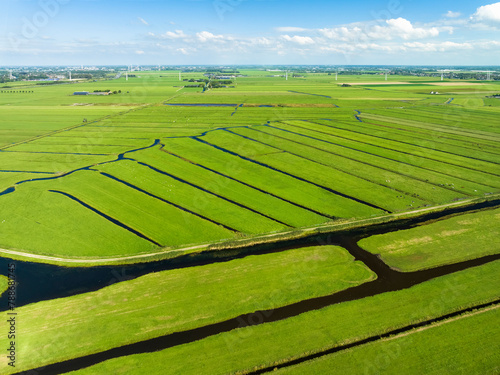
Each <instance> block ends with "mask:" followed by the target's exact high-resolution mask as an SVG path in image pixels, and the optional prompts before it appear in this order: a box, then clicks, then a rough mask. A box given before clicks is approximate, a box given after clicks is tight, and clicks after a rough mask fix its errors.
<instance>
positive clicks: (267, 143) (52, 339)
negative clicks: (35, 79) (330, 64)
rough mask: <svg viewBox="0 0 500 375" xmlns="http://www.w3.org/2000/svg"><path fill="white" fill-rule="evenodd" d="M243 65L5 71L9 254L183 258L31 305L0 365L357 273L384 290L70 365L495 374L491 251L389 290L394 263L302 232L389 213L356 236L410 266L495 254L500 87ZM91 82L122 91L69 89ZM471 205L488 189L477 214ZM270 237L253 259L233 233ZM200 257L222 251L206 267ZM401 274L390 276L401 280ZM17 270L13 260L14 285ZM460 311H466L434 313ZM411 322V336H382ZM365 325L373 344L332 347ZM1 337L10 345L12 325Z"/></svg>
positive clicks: (161, 327)
mask: <svg viewBox="0 0 500 375" xmlns="http://www.w3.org/2000/svg"><path fill="white" fill-rule="evenodd" d="M240 72H241V76H238V77H237V78H235V79H234V80H233V82H232V83H231V84H228V85H227V87H221V88H212V89H209V90H205V91H203V90H202V89H201V88H200V87H195V88H189V87H184V86H185V85H189V84H190V83H189V82H188V81H187V80H190V79H195V80H196V79H204V78H206V77H205V76H204V74H203V72H191V73H182V77H181V80H179V74H178V71H149V72H147V71H144V72H143V71H141V72H134V75H135V77H132V76H131V77H129V79H128V80H127V79H126V78H125V77H124V76H122V77H120V78H118V79H106V80H97V81H74V82H67V83H65V84H56V85H35V84H31V83H26V82H25V83H14V84H12V85H11V86H12V87H5V85H4V86H3V87H1V86H0V208H1V209H0V252H2V254H3V255H4V256H6V257H13V258H16V259H29V260H30V261H31V262H35V263H43V262H47V263H49V262H50V263H54V264H56V265H57V264H59V265H60V264H71V265H72V266H75V265H76V264H78V265H83V266H86V267H91V266H92V265H93V264H95V262H100V263H99V264H100V265H101V264H102V265H105V264H110V265H112V264H120V263H132V262H137V263H141V262H147V261H150V262H153V261H157V260H163V261H165V262H169V259H172V258H176V257H179V259H176V261H179V262H181V261H182V262H183V263H182V267H179V268H175V269H171V270H168V271H160V270H158V272H152V273H149V274H146V275H144V276H141V277H139V278H137V279H134V280H128V281H122V282H118V283H116V284H113V285H110V286H105V287H102V288H101V289H99V290H96V291H93V292H87V293H80V294H78V293H76V292H75V295H72V296H70V297H66V298H58V299H52V300H44V301H41V302H36V303H32V304H27V305H25V306H22V307H19V308H17V309H16V312H17V313H18V316H19V317H22V319H20V321H19V330H20V331H19V332H20V334H19V343H18V346H17V348H18V353H17V354H18V363H17V365H18V366H17V367H16V369H14V370H12V371H11V372H8V371H7V370H5V369H8V367H7V365H6V361H7V358H6V357H5V356H2V357H0V365H1V366H2V368H1V370H0V372H1V373H14V372H19V371H29V370H33V369H36V368H38V367H40V366H46V365H49V364H55V363H58V362H61V361H65V360H69V359H77V358H80V357H84V356H87V355H90V354H95V353H100V352H103V351H107V350H110V349H117V350H118V348H120V347H121V346H123V345H127V344H132V343H138V342H141V341H144V340H148V339H152V338H158V337H162V336H164V335H169V334H175V333H182V332H183V331H186V330H190V329H195V328H206V327H207V326H210V325H213V324H216V323H219V322H223V321H226V320H228V319H233V318H235V317H238V316H241V315H244V314H251V313H254V312H257V311H264V310H271V311H272V310H273V309H276V308H279V307H287V306H289V305H292V304H294V303H299V302H301V301H308V300H310V299H313V298H316V297H321V296H328V295H332V294H334V293H337V292H342V291H346V290H348V289H350V288H352V287H355V286H360V288H364V287H367V288H373V289H370V290H371V293H368V294H369V296H366V297H364V295H363V297H362V298H358V299H356V298H353V300H351V301H348V302H341V303H336V304H333V305H330V306H327V307H324V308H321V309H317V310H311V311H308V312H304V313H302V314H298V315H295V316H291V317H288V318H283V319H281V320H278V321H274V322H270V323H264V324H257V325H255V326H251V327H241V328H238V329H234V330H232V331H229V332H213V335H210V336H209V337H206V338H205V339H202V340H199V341H193V340H191V341H189V340H188V342H187V343H185V344H182V345H174V346H172V347H170V348H169V349H165V350H161V351H158V352H154V353H146V354H135V355H127V356H124V357H116V358H112V359H110V360H107V361H105V362H102V363H98V364H96V365H95V366H91V367H89V368H85V369H81V370H78V371H76V372H75V373H77V374H104V373H110V374H143V373H151V374H170V373H171V374H197V375H198V374H229V373H231V374H245V373H250V372H252V371H256V370H258V369H263V368H269V369H273V366H276V365H278V364H287V363H289V362H290V361H293V360H298V361H299V362H303V360H304V361H305V359H306V357H307V356H308V355H311V354H318V355H320V358H318V359H317V360H315V361H312V362H303V363H299V364H297V365H295V366H291V367H288V368H284V369H282V370H279V371H281V372H285V373H286V372H292V373H305V374H307V373H329V372H330V370H331V369H338V371H339V373H352V372H353V371H354V372H358V373H363V372H367V373H395V372H399V373H401V372H402V373H409V374H413V373H415V374H417V373H431V374H432V373H445V372H446V371H448V369H450V368H451V369H453V368H454V367H453V366H456V368H457V369H458V370H457V372H458V373H460V371H462V373H481V374H490V373H491V374H493V373H496V372H498V371H497V370H498V361H497V360H496V358H495V355H494V354H495V353H496V352H498V350H497V349H498V348H497V347H498V345H497V344H496V341H495V338H496V336H498V334H497V333H496V332H495V331H493V330H492V327H493V326H494V323H495V322H496V321H497V320H498V309H497V308H496V307H497V305H498V304H497V301H498V297H499V293H498V282H497V281H498V274H499V261H498V260H497V261H491V262H489V263H486V264H483V265H481V266H475V267H470V268H467V269H463V270H461V271H456V272H453V273H450V274H446V275H444V274H443V275H442V276H438V277H434V278H433V279H430V280H428V281H425V282H422V283H420V284H417V285H413V286H406V285H404V288H401V289H400V290H397V291H390V292H380V291H377V290H378V289H376V288H378V286H377V285H382V284H383V285H386V284H384V283H391V282H394V281H393V280H392V279H391V278H390V277H389V278H387V279H386V278H385V275H382V274H380V275H378V276H377V275H376V274H375V272H374V271H372V270H371V269H369V268H368V266H367V265H365V264H364V263H362V262H361V261H360V260H357V259H358V258H359V257H357V256H354V255H351V254H350V253H349V252H348V251H347V250H346V249H344V248H341V247H338V246H336V245H335V246H334V245H329V246H315V247H308V248H303V247H297V246H295V245H294V244H295V242H293V241H291V240H292V239H297V238H302V237H304V236H306V235H311V236H312V235H313V234H315V233H320V232H322V233H324V232H327V231H329V230H330V231H333V230H337V232H335V233H336V234H340V235H341V236H342V235H348V233H347V232H346V231H344V232H342V231H341V230H346V228H356V230H360V229H361V228H362V227H363V226H367V225H371V224H373V223H384V227H383V228H389V227H390V229H387V233H385V234H379V235H373V236H371V237H367V238H365V239H363V240H361V241H360V242H359V245H360V246H361V247H362V248H364V249H366V250H368V251H369V252H371V253H372V254H375V255H379V259H380V261H381V262H383V263H385V264H386V265H388V266H389V267H391V268H393V270H395V272H401V273H402V274H400V275H399V276H400V277H404V272H410V271H419V270H427V269H432V268H436V267H439V266H442V265H449V264H456V263H459V262H462V261H465V260H473V259H477V258H480V257H483V256H485V255H498V247H497V246H496V243H497V242H498V241H497V238H498V235H499V233H498V219H499V215H500V214H499V212H500V211H499V208H498V201H497V200H498V194H499V193H500V168H499V164H500V150H499V148H498V142H499V141H500V130H499V129H500V128H499V126H500V116H499V115H500V105H498V103H499V102H500V101H499V100H498V99H493V98H487V96H489V95H491V93H497V92H500V84H499V83H498V82H497V81H491V82H486V81H461V80H444V81H441V79H440V77H439V78H429V77H420V78H419V77H415V76H397V75H391V76H389V77H388V79H387V80H386V79H385V76H384V75H382V74H357V75H344V74H341V75H339V76H338V78H336V77H335V74H331V75H328V74H326V73H321V74H317V73H303V74H301V76H300V77H289V79H288V80H285V78H284V77H282V76H281V75H282V74H283V72H268V71H265V70H263V69H258V68H254V69H242V70H241V71H240ZM274 75H277V76H274ZM184 80H186V81H184ZM95 90H111V91H116V94H112V95H109V96H96V95H73V93H74V92H75V91H89V92H93V91H95ZM436 91H437V92H438V93H437V94H436ZM431 92H432V93H431ZM477 203H481V204H484V205H490V206H492V207H490V208H484V209H480V210H476V209H475V207H477V206H476V204H477ZM451 208H453V209H454V210H455V211H456V212H455V214H454V215H453V216H446V217H444V218H443V219H439V220H431V221H425V222H423V223H422V224H421V225H418V226H415V227H413V228H412V229H408V230H397V229H399V228H398V227H397V225H399V223H403V221H404V220H405V218H411V219H412V220H413V219H415V220H417V221H418V220H419V218H420V217H421V216H422V218H424V216H423V215H424V214H426V213H433V214H436V215H440V214H441V213H443V212H444V213H443V215H444V214H445V213H446V212H447V210H448V209H451ZM422 220H423V219H422ZM339 231H340V232H339ZM346 233H347V234H346ZM377 233H378V232H377ZM276 241H281V242H282V243H278V244H275V242H276ZM311 241H312V239H311ZM256 243H259V244H260V245H259V246H261V247H259V249H261V251H260V252H259V254H260V255H252V254H250V255H248V254H249V253H251V251H252V250H253V248H249V249H248V251H247V252H246V253H245V254H246V255H245V256H244V257H243V256H241V257H239V256H238V254H240V253H239V251H240V250H239V247H241V246H243V245H244V244H248V245H254V244H256ZM314 244H317V243H314ZM278 246H283V247H278ZM346 246H347V245H346ZM282 248H284V249H283V250H280V251H276V252H274V251H273V250H277V249H282ZM217 249H222V250H221V251H218V250H217ZM262 249H264V250H262ZM266 249H268V250H269V253H264V252H265V251H266ZM207 250H209V251H207ZM349 251H351V253H352V254H355V251H356V249H350V250H349ZM227 254H231V255H227ZM48 257H51V258H48ZM181 257H182V258H181ZM200 259H201V260H203V261H204V262H205V261H206V262H207V263H208V264H206V265H203V266H199V265H193V264H192V262H194V261H198V260H200ZM77 262H78V263H77ZM93 262H94V263H93ZM22 264H23V263H22V262H19V267H22ZM159 265H160V264H159ZM39 266H40V267H43V266H44V265H39ZM148 266H151V267H152V266H153V264H151V265H148ZM154 266H156V264H154ZM137 267H142V265H137ZM17 269H19V268H17ZM65 271H68V272H71V271H72V270H65ZM73 271H75V272H80V271H79V270H76V269H74V270H73ZM115 271H116V270H115ZM82 272H85V271H84V270H82ZM2 273H4V276H5V275H6V274H5V272H2ZM394 275H396V273H394ZM47 277H49V276H47ZM396 279H397V278H396ZM370 281H374V283H369V282H370ZM63 286H64V285H63ZM389 286H390V288H388V289H383V291H385V290H396V289H398V288H397V287H399V285H389ZM5 287H6V279H5V278H4V277H0V291H3V290H5ZM20 288H21V286H20ZM391 288H393V289H391ZM20 290H22V289H20ZM356 290H357V289H356ZM346 293H348V292H346ZM486 303H490V304H492V305H491V306H490V307H489V308H486V309H482V310H479V311H474V308H476V307H478V306H480V305H482V304H486ZM464 309H470V310H471V311H469V312H467V313H466V314H465V315H460V316H456V317H454V318H451V319H445V320H441V319H442V318H443V317H444V316H446V315H448V314H454V313H457V312H460V311H462V310H464ZM5 314H6V312H2V313H1V315H2V316H3V317H4V318H6V315H5ZM292 315H293V314H292ZM433 319H438V320H439V321H438V322H437V323H435V324H434V323H432V322H429V324H427V325H426V326H425V327H424V329H421V330H416V331H415V330H410V326H411V325H412V324H417V323H422V322H428V321H430V320H433ZM494 328H496V326H495V327H494ZM397 329H401V330H403V332H402V333H400V334H399V335H397V336H395V337H390V338H386V339H383V340H381V339H379V336H381V335H384V334H386V333H388V332H392V331H393V330H397ZM21 332H22V335H21ZM370 337H372V338H373V340H374V341H373V342H372V343H370V344H366V345H359V346H356V345H355V346H354V347H353V348H352V349H350V350H340V351H339V352H338V353H335V354H332V355H323V354H325V352H326V351H328V350H333V349H335V348H337V349H338V348H340V347H341V346H343V345H345V344H355V343H357V342H359V341H360V340H364V339H367V338H370ZM0 342H1V343H2V345H4V346H5V345H7V338H6V336H5V337H4V336H0ZM9 345H10V344H9ZM408 347H411V348H412V351H411V352H410V351H408V350H407V348H408ZM394 348H396V349H397V350H400V351H398V352H397V354H398V355H395V356H393V357H391V361H386V357H380V355H381V354H380V353H393V352H392V351H393V349H394ZM398 348H399V349H398ZM468 348H469V349H468ZM394 350H395V349H394ZM391 355H392V354H391ZM495 360H496V362H495ZM353 362H355V363H354V364H353ZM367 362H369V363H370V364H372V365H375V367H373V366H372V367H370V366H368V367H366V363H367ZM389 362H390V363H389ZM4 365H5V366H4ZM4 370H5V371H7V372H2V371H4ZM332 373H333V372H332Z"/></svg>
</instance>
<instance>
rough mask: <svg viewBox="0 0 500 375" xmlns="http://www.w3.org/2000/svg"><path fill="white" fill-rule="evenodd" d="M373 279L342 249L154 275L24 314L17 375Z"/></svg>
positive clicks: (326, 248) (284, 254) (39, 306)
mask: <svg viewBox="0 0 500 375" xmlns="http://www.w3.org/2000/svg"><path fill="white" fill-rule="evenodd" d="M374 278H376V276H375V274H374V273H373V272H371V271H370V270H369V269H368V268H367V267H366V266H365V265H364V264H363V263H361V262H357V261H354V258H353V257H352V256H350V255H349V253H348V252H347V251H346V250H344V249H342V248H340V247H336V246H322V247H307V248H302V249H296V250H290V251H285V252H281V253H276V254H266V255H259V256H250V257H246V258H244V259H237V260H232V261H230V262H227V263H226V262H223V263H215V264H210V265H207V266H200V267H190V268H185V269H177V270H172V271H164V272H158V273H151V274H148V275H146V276H143V277H140V278H138V279H135V280H131V281H127V282H122V283H118V284H115V285H112V286H109V287H107V288H104V289H101V290H99V291H97V292H92V293H88V294H83V295H79V296H74V297H69V298H63V299H56V300H51V301H44V302H40V303H36V304H33V305H29V306H24V307H21V308H18V309H17V310H16V312H17V313H18V315H19V316H22V317H23V318H22V320H23V322H22V324H23V327H24V328H23V333H22V346H21V347H20V348H19V352H18V355H19V358H21V359H20V360H19V364H18V366H17V367H16V370H17V371H19V370H21V369H24V370H28V369H30V368H36V367H39V366H44V365H47V364H50V363H55V362H59V361H63V360H66V359H70V358H75V357H80V356H84V355H88V354H91V353H98V352H100V351H104V350H107V349H111V348H114V347H119V346H122V345H126V344H129V343H134V342H138V341H143V340H146V339H150V338H154V337H158V336H163V335H166V334H169V333H173V332H181V331H185V330H189V329H193V328H197V327H203V326H205V325H209V324H213V323H216V322H220V321H224V320H227V319H231V318H234V317H237V316H239V315H242V314H245V313H251V312H254V311H259V310H271V309H274V308H277V307H280V306H285V305H289V304H291V303H294V302H298V301H301V300H304V299H310V298H314V297H319V296H323V295H329V294H332V293H335V292H337V291H340V290H344V289H347V288H350V287H352V286H356V285H360V284H363V283H365V282H368V281H371V280H373V279H374ZM2 316H4V317H5V316H6V315H5V313H2ZM56 337H57V338H58V339H57V340H56V339H55V338H56ZM1 340H3V341H2V342H3V344H4V346H5V345H7V342H6V341H5V340H4V338H2V339H1ZM40 348H43V350H40ZM0 361H4V359H3V358H2V359H0ZM1 364H2V365H3V364H4V363H3V362H2V363H1Z"/></svg>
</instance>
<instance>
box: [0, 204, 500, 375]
mask: <svg viewBox="0 0 500 375" xmlns="http://www.w3.org/2000/svg"><path fill="white" fill-rule="evenodd" d="M499 206H500V199H498V200H494V201H490V202H482V203H477V204H474V205H470V206H468V207H457V208H450V209H447V210H444V211H442V212H437V213H436V212H435V213H428V214H425V215H422V216H420V217H416V218H410V219H400V220H397V221H394V222H391V223H384V224H377V225H372V226H369V227H364V228H353V229H350V230H347V231H345V232H343V233H341V234H328V233H326V234H320V235H317V234H316V235H311V236H310V237H307V238H302V239H299V240H289V241H283V242H281V243H279V244H276V243H266V244H260V245H254V246H249V247H246V248H241V249H228V250H214V251H209V252H206V253H201V254H192V255H184V256H182V257H179V258H176V259H171V260H164V261H159V262H154V263H145V264H137V265H131V266H115V267H94V268H65V267H59V266H52V265H46V264H36V263H29V262H21V261H9V260H7V259H4V258H1V259H0V266H1V267H4V269H7V265H8V264H9V263H16V277H17V281H18V282H19V287H18V291H19V294H18V297H17V306H22V305H26V304H29V303H34V302H38V301H42V300H48V299H53V298H60V297H65V296H70V295H76V294H79V293H85V292H90V291H93V290H98V289H100V288H102V287H105V286H108V285H111V284H113V283H115V282H119V281H124V280H131V279H134V278H137V277H139V276H142V275H145V274H148V273H150V272H159V271H163V270H169V269H176V268H185V267H191V266H199V265H206V264H211V263H221V262H227V261H230V260H233V259H237V258H243V257H245V256H248V255H250V254H255V255H257V254H268V253H276V252H281V251H285V250H290V249H297V248H301V247H306V246H318V245H340V246H343V247H344V248H346V249H347V250H348V251H349V253H350V254H351V255H352V256H354V257H355V259H356V260H359V261H362V262H364V263H365V264H366V265H367V266H368V267H369V268H370V269H371V270H372V271H373V272H375V273H376V274H377V276H378V278H377V279H376V280H374V281H371V282H368V283H365V284H362V285H359V286H356V287H352V288H349V289H347V290H343V291H340V292H337V293H334V294H332V295H328V296H324V297H318V298H313V299H309V300H304V301H300V302H297V303H294V304H291V305H288V306H284V307H281V308H277V309H273V310H266V311H257V312H254V313H251V314H244V315H241V316H239V317H236V318H233V319H230V320H227V321H224V322H219V323H215V324H211V325H208V326H205V327H200V328H196V329H192V330H188V331H183V332H176V333H173V334H169V335H166V336H162V337H159V338H155V339H151V340H147V341H143V342H138V343H135V344H130V345H127V346H123V347H119V348H115V349H111V350H108V351H105V352H101V353H97V354H93V355H89V356H85V357H81V358H76V359H72V360H68V361H64V362H60V363H57V364H53V365H50V366H47V367H45V368H43V369H40V370H39V373H40V374H60V373H64V372H69V371H73V370H77V369H81V368H85V367H88V366H92V365H94V364H96V363H99V362H102V361H104V360H107V359H111V358H116V357H121V356H126V355H132V354H140V353H148V352H153V351H157V350H162V349H167V348H170V347H173V346H177V345H181V344H184V343H188V342H193V341H196V340H200V339H203V338H206V337H209V336H212V335H215V334H218V333H222V332H228V331H231V330H233V329H237V328H242V327H243V326H250V325H256V324H262V323H265V322H273V321H279V320H283V319H287V318H290V317H293V316H297V315H299V314H301V313H304V312H308V311H312V310H317V309H320V308H324V307H327V306H330V305H333V304H337V303H341V302H347V301H352V300H357V299H361V298H365V297H368V296H373V295H376V294H380V293H386V292H390V291H398V290H402V289H406V288H409V287H412V286H414V285H418V284H420V283H423V282H425V281H428V280H431V279H433V278H436V277H440V276H444V275H448V274H451V273H454V272H458V271H462V270H465V269H468V268H471V267H477V266H480V265H484V264H487V263H489V262H492V261H495V260H499V259H500V254H495V255H489V256H485V257H481V258H478V259H473V260H468V261H463V262H459V263H455V264H450V265H444V266H440V267H436V268H433V269H428V270H422V271H415V272H408V273H403V272H399V271H396V270H393V269H391V268H390V267H389V266H387V265H386V264H385V263H384V262H382V261H381V260H380V259H379V258H378V256H376V255H373V254H371V253H369V252H367V251H365V250H363V249H361V248H360V247H359V246H358V245H357V243H358V241H359V240H360V239H362V238H365V237H367V236H370V235H375V234H382V233H388V232H391V231H397V230H401V229H409V228H413V227H415V226H418V225H424V224H426V223H430V222H433V221H436V220H442V219H446V218H448V217H450V216H453V215H456V214H465V213H472V212H476V211H478V210H481V209H491V208H498V207H499ZM0 301H1V302H0V303H1V305H0V306H2V307H6V306H7V298H6V295H4V296H2V298H1V299H0ZM242 322H245V325H242ZM424 323H425V322H424ZM427 324H430V323H429V322H427ZM377 337H379V336H377ZM363 343H364V342H360V343H358V345H361V344H363ZM324 354H328V353H324ZM304 360H305V359H304ZM259 373H260V372H259Z"/></svg>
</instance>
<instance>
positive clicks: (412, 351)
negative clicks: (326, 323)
mask: <svg viewBox="0 0 500 375" xmlns="http://www.w3.org/2000/svg"><path fill="white" fill-rule="evenodd" d="M499 326H500V314H499V312H498V308H496V309H494V310H486V311H478V312H477V313H475V314H470V315H464V316H461V317H460V318H459V319H457V320H455V319H450V321H445V322H444V323H443V324H436V325H435V326H430V327H429V328H428V329H425V330H415V331H410V332H409V333H407V334H402V335H400V336H395V337H394V338H390V339H385V340H381V341H379V342H377V343H370V344H367V345H363V346H361V347H358V348H356V349H352V350H347V351H345V352H342V353H337V354H332V355H329V356H326V357H323V358H321V359H318V360H314V361H310V362H305V363H303V364H301V365H297V366H291V367H290V368H287V369H283V370H279V371H276V374H326V373H328V374H348V373H360V374H362V373H368V374H377V373H383V374H401V373H404V374H429V375H431V374H435V375H438V374H445V373H449V372H450V371H452V372H453V373H455V374H485V375H487V374H491V375H493V374H496V373H498V370H499V365H498V351H499V350H500V345H499V343H498V340H497V338H498V335H499V334H500V331H499V330H498V327H499ZM485 327H491V328H492V329H491V330H490V331H489V332H488V333H485ZM423 358H425V360H422V359H423ZM470 358H474V360H473V361H471V360H470Z"/></svg>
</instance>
